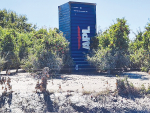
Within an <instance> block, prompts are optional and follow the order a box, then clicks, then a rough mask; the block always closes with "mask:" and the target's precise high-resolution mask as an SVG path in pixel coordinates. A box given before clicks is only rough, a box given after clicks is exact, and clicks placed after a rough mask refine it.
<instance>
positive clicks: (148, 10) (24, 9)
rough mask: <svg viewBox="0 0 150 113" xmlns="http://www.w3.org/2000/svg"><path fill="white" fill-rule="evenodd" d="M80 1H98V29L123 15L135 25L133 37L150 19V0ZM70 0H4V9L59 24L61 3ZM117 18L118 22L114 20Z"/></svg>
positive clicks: (31, 20) (51, 25)
mask: <svg viewBox="0 0 150 113" xmlns="http://www.w3.org/2000/svg"><path fill="white" fill-rule="evenodd" d="M76 1H78V2H91V3H96V4H97V6H96V10H97V11H96V12H97V13H96V14H97V29H98V30H99V29H102V30H105V29H106V28H108V27H109V26H110V25H111V24H113V23H114V22H116V18H123V17H125V19H126V20H127V23H128V25H129V27H130V29H131V34H130V39H133V38H134V35H133V33H132V32H136V31H137V30H139V27H140V28H141V31H144V27H145V26H146V24H147V22H150V21H149V20H148V19H149V18H150V15H149V14H150V6H149V5H150V0H76ZM66 2H68V0H1V1H0V9H4V8H5V9H7V10H12V11H15V12H16V13H17V14H20V15H26V16H27V18H28V22H29V23H32V24H36V25H37V26H38V28H41V27H44V26H45V27H47V28H54V27H57V28H58V6H59V5H61V4H64V3H66ZM113 21H114V22H113Z"/></svg>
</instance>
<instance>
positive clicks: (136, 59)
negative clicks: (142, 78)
mask: <svg viewBox="0 0 150 113" xmlns="http://www.w3.org/2000/svg"><path fill="white" fill-rule="evenodd" d="M130 60H131V67H133V68H141V69H142V71H146V72H147V71H148V69H149V68H150V53H149V52H148V51H146V50H144V49H143V48H140V49H138V50H136V51H135V52H134V53H131V54H130Z"/></svg>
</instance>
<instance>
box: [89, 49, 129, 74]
mask: <svg viewBox="0 0 150 113" xmlns="http://www.w3.org/2000/svg"><path fill="white" fill-rule="evenodd" d="M87 60H88V62H90V63H91V64H93V65H94V66H95V67H96V68H97V70H100V71H102V70H111V69H115V68H124V67H127V66H128V65H129V64H130V57H129V55H127V54H126V53H125V52H124V51H122V50H117V51H116V50H112V49H109V48H106V49H99V50H98V51H95V52H94V55H91V56H90V55H88V56H87Z"/></svg>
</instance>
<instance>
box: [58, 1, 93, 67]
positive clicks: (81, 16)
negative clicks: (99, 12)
mask: <svg viewBox="0 0 150 113" xmlns="http://www.w3.org/2000/svg"><path fill="white" fill-rule="evenodd" d="M59 29H60V30H61V31H62V32H63V33H64V35H66V34H68V36H65V37H66V38H67V39H70V40H69V41H70V49H71V57H72V59H73V60H74V63H75V66H74V68H75V67H76V69H77V67H78V70H80V69H83V68H90V66H89V64H88V63H87V61H86V57H85V55H86V54H87V53H88V52H89V51H90V40H91V38H92V37H94V36H95V34H96V4H94V3H83V2H68V3H66V4H63V5H61V6H59Z"/></svg>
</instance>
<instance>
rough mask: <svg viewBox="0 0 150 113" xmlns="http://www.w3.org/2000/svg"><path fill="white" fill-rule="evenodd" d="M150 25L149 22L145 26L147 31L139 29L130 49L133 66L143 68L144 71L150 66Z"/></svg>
mask: <svg viewBox="0 0 150 113" xmlns="http://www.w3.org/2000/svg"><path fill="white" fill-rule="evenodd" d="M149 27H150V25H149V24H148V25H147V26H146V27H145V28H146V31H145V32H141V31H138V32H137V34H135V36H136V38H135V40H134V41H133V42H131V43H130V45H129V46H130V47H129V51H130V59H131V67H133V68H141V69H142V71H146V72H147V71H148V69H149V68H150V60H149V57H150V51H149V49H150V48H149V46H150V40H149V37H150V30H149Z"/></svg>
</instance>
